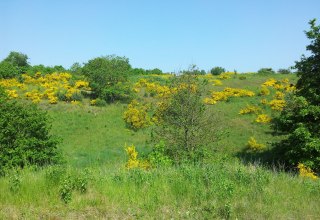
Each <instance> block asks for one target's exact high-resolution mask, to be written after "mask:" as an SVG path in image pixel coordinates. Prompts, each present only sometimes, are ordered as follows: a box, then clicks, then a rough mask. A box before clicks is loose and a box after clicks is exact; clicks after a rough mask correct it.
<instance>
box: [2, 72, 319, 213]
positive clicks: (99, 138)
mask: <svg viewBox="0 0 320 220" xmlns="http://www.w3.org/2000/svg"><path fill="white" fill-rule="evenodd" d="M272 77H273V78H275V79H277V80H281V79H283V78H290V81H291V82H295V80H296V76H295V75H278V74H277V75H272ZM268 78H270V76H259V75H256V74H247V75H246V79H244V80H240V79H239V77H234V78H231V79H228V80H224V81H223V85H221V86H211V84H209V85H208V87H207V90H208V91H209V90H211V89H215V90H223V89H224V88H225V87H234V88H244V89H250V90H252V91H255V92H258V90H259V86H260V85H261V83H263V82H265V81H266V80H267V79H268ZM135 80H137V79H135ZM260 99H261V97H259V96H253V97H244V98H231V99H230V101H228V102H220V103H218V104H216V105H213V106H210V109H211V112H212V114H215V115H217V116H218V117H219V125H218V126H219V127H220V130H221V135H220V139H219V140H218V141H216V142H214V143H212V144H211V145H210V146H209V149H210V151H211V152H212V156H211V157H210V158H209V159H207V162H206V163H205V164H202V165H182V166H179V167H175V166H173V167H167V168H159V169H151V170H148V171H144V170H126V169H125V166H124V165H125V162H126V159H127V158H126V153H125V151H124V146H125V144H127V145H131V144H134V145H135V146H136V147H137V150H138V152H139V153H143V152H148V151H150V149H151V147H150V146H149V144H148V139H149V138H150V137H149V136H150V135H149V130H148V129H145V130H141V131H137V132H134V131H131V130H129V129H127V128H126V126H125V123H124V121H123V119H122V115H123V112H124V111H125V109H126V105H124V104H120V103H115V104H111V105H108V106H106V107H94V106H89V105H87V104H83V105H80V106H78V105H70V104H65V103H58V104H57V105H51V106H48V105H46V104H40V106H41V108H43V109H46V110H47V111H48V114H49V116H50V117H51V119H52V134H54V135H57V136H59V137H60V138H61V139H62V142H61V144H60V145H59V148H60V149H61V150H62V152H63V155H64V158H65V161H66V163H65V164H64V165H61V166H52V167H47V168H43V169H39V168H35V167H29V168H27V169H24V170H19V171H17V172H12V173H11V174H9V175H8V176H6V177H1V178H0V219H39V218H40V219H109V218H110V219H215V218H217V219H228V218H231V219H236V218H237V219H319V218H320V200H319V198H320V181H319V180H316V181H313V180H309V179H304V178H301V177H299V176H297V175H296V174H294V173H290V172H284V171H283V170H282V169H281V166H280V167H279V166H275V165H272V164H271V165H270V164H268V165H267V164H264V163H262V162H259V161H260V160H259V157H257V156H254V155H252V154H249V153H247V151H246V147H247V146H246V145H247V142H248V139H249V138H250V137H251V136H254V137H255V138H256V139H257V140H258V141H259V142H262V143H264V144H265V145H266V146H267V148H269V147H271V142H272V141H275V140H277V137H274V136H272V130H271V129H270V127H269V125H268V124H265V125H261V124H258V123H255V122H254V120H255V116H254V115H239V111H240V109H242V108H243V107H245V106H246V105H248V104H257V103H259V102H260ZM266 111H267V112H268V113H269V114H271V115H272V114H273V113H271V111H270V110H269V109H266ZM248 158H251V160H248ZM72 184H73V185H74V186H73V188H72V189H70V185H72ZM62 197H63V198H64V199H66V200H68V203H67V204H66V203H65V202H64V201H63V199H61V198H62Z"/></svg>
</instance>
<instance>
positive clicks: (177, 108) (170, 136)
mask: <svg viewBox="0 0 320 220" xmlns="http://www.w3.org/2000/svg"><path fill="white" fill-rule="evenodd" d="M174 87H176V88H179V89H178V91H177V93H175V94H174V95H173V96H172V97H171V98H170V99H169V100H167V102H165V103H164V105H162V107H161V109H160V110H158V111H160V113H159V112H158V114H157V115H160V121H161V123H160V125H158V126H157V127H156V128H155V130H154V131H155V140H156V141H159V140H163V141H164V143H165V146H166V152H167V154H168V155H169V156H170V157H171V158H172V159H174V160H175V161H176V162H180V161H181V160H183V159H188V160H192V161H198V160H201V158H202V156H203V155H202V153H203V149H205V147H206V146H207V144H209V143H211V142H212V141H213V140H214V135H215V129H216V127H214V126H215V125H216V124H217V123H215V121H216V118H215V117H213V116H212V115H211V114H210V113H209V111H208V109H207V108H206V106H205V105H204V103H203V100H202V97H201V94H202V92H201V90H200V88H201V86H200V85H199V82H198V81H197V80H196V77H194V75H191V74H185V75H182V76H181V77H179V78H178V79H177V81H176V82H175V83H174ZM163 106H164V107H163Z"/></svg>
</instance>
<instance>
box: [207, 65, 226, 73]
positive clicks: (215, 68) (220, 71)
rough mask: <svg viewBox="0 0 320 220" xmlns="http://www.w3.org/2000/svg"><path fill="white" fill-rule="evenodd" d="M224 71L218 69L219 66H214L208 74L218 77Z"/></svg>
mask: <svg viewBox="0 0 320 220" xmlns="http://www.w3.org/2000/svg"><path fill="white" fill-rule="evenodd" d="M225 71H226V70H225V69H224V68H222V67H219V66H216V67H213V68H212V69H211V70H210V73H211V74H212V75H220V74H221V73H224V72H225Z"/></svg>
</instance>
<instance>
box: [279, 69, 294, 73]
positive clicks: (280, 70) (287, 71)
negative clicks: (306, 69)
mask: <svg viewBox="0 0 320 220" xmlns="http://www.w3.org/2000/svg"><path fill="white" fill-rule="evenodd" d="M278 73H280V74H290V73H291V71H290V69H279V70H278Z"/></svg>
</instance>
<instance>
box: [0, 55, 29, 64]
mask: <svg viewBox="0 0 320 220" xmlns="http://www.w3.org/2000/svg"><path fill="white" fill-rule="evenodd" d="M28 59H29V58H28V56H27V55H26V54H23V53H19V52H15V51H11V52H10V54H9V55H8V56H7V57H6V58H5V59H4V60H3V61H5V62H8V63H11V64H12V65H14V66H17V67H27V66H29V63H28Z"/></svg>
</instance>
